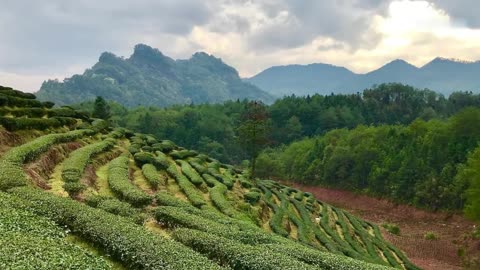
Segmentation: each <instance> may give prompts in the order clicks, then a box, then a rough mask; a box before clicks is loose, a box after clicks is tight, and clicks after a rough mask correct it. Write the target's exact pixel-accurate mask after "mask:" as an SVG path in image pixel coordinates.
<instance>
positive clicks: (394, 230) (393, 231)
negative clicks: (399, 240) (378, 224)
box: [382, 223, 400, 235]
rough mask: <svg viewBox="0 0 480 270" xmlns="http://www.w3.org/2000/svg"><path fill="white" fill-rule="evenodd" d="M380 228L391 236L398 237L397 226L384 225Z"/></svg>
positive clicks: (398, 228)
mask: <svg viewBox="0 0 480 270" xmlns="http://www.w3.org/2000/svg"><path fill="white" fill-rule="evenodd" d="M382 227H383V228H385V230H387V231H388V232H389V233H391V234H395V235H400V227H398V225H397V224H391V223H384V224H382Z"/></svg>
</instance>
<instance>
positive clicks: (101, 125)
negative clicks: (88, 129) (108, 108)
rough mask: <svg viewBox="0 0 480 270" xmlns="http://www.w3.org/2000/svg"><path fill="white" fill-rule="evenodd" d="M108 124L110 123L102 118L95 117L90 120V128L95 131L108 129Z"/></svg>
mask: <svg viewBox="0 0 480 270" xmlns="http://www.w3.org/2000/svg"><path fill="white" fill-rule="evenodd" d="M109 126H110V125H109V124H108V122H107V121H105V120H103V119H95V120H94V121H93V122H92V129H93V130H95V131H96V132H100V131H102V130H106V129H108V127H109Z"/></svg>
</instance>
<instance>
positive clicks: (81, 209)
mask: <svg viewBox="0 0 480 270" xmlns="http://www.w3.org/2000/svg"><path fill="white" fill-rule="evenodd" d="M11 192H13V193H14V194H15V195H16V196H18V197H19V198H21V199H22V200H23V201H24V203H25V204H26V207H27V208H28V209H31V210H32V211H34V212H35V213H38V214H39V215H42V216H45V217H48V218H50V219H52V220H53V221H55V222H56V223H58V224H59V225H62V226H67V227H68V228H69V229H70V230H72V232H73V233H75V234H76V235H79V236H81V237H82V238H83V239H85V240H87V241H90V242H92V243H93V244H94V245H96V246H99V247H101V248H102V250H104V251H105V252H106V253H107V254H109V255H110V256H112V257H114V258H116V259H117V260H119V261H121V262H122V264H123V265H124V266H125V267H126V268H128V269H221V267H220V266H218V265H217V264H215V263H213V262H211V261H209V260H207V259H206V258H205V257H203V256H200V255H199V254H197V253H195V252H194V251H192V250H190V249H188V248H186V247H185V246H183V245H182V244H179V243H176V242H173V241H171V240H168V239H165V238H163V237H161V236H160V235H158V234H154V233H152V232H149V231H147V230H145V229H144V228H143V227H142V226H138V225H136V224H134V223H132V222H131V221H130V220H128V219H125V218H122V217H119V216H116V215H113V214H110V213H107V212H105V211H103V210H99V209H94V208H91V207H89V206H86V205H82V204H81V203H79V202H77V201H74V200H71V199H67V198H61V197H57V196H55V195H52V194H48V193H45V192H43V191H39V190H34V189H31V188H16V189H13V190H11ZM59 254H61V253H59Z"/></svg>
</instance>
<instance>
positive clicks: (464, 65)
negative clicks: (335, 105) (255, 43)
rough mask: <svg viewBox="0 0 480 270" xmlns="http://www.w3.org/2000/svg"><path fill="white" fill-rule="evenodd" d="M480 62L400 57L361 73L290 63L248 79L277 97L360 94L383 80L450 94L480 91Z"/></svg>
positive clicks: (332, 67)
mask: <svg viewBox="0 0 480 270" xmlns="http://www.w3.org/2000/svg"><path fill="white" fill-rule="evenodd" d="M479 75H480V61H476V62H471V61H462V60H457V59H447V58H442V57H437V58H435V59H433V60H432V61H431V62H429V63H427V64H426V65H424V66H422V67H416V66H414V65H412V64H410V63H408V62H406V61H404V60H401V59H397V60H394V61H392V62H390V63H387V64H386V65H384V66H382V67H381V68H379V69H377V70H374V71H371V72H368V73H365V74H357V73H354V72H352V71H350V70H348V69H347V68H344V67H339V66H334V65H329V64H322V63H316V64H309V65H286V66H274V67H271V68H268V69H266V70H264V71H262V72H260V73H259V74H257V75H255V76H253V77H251V78H248V79H246V81H248V82H251V83H253V84H255V85H256V86H258V87H259V88H261V89H263V90H265V91H267V92H269V93H270V94H272V95H275V96H282V95H290V94H296V95H307V94H314V93H320V94H330V93H332V92H333V93H356V92H361V91H362V90H364V89H366V88H369V87H371V86H372V85H374V84H381V83H392V82H396V83H403V84H408V85H412V86H415V87H417V88H428V89H430V90H434V91H437V92H440V93H442V94H444V95H449V94H450V93H452V92H454V91H473V92H480V78H479Z"/></svg>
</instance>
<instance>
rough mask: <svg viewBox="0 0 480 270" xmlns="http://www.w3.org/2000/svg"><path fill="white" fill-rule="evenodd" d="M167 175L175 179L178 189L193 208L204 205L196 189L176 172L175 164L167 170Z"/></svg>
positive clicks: (201, 196)
mask: <svg viewBox="0 0 480 270" xmlns="http://www.w3.org/2000/svg"><path fill="white" fill-rule="evenodd" d="M167 173H168V174H169V175H170V176H172V177H173V178H175V180H176V181H177V184H178V186H179V187H180V189H181V190H182V191H183V192H184V193H185V195H186V196H187V198H188V199H189V200H190V201H191V202H192V204H193V205H194V206H196V207H199V208H200V207H202V206H203V205H205V204H206V202H205V200H204V199H203V195H202V194H201V193H199V191H198V190H197V188H196V187H195V186H194V185H193V184H192V183H191V182H190V181H189V180H188V179H187V178H186V177H185V176H184V175H183V174H181V173H180V172H178V170H177V167H176V166H175V164H173V163H172V164H170V166H169V167H168V168H167Z"/></svg>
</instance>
